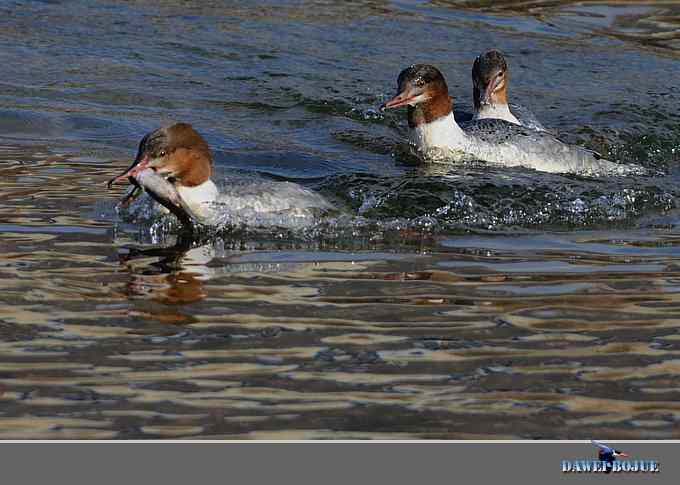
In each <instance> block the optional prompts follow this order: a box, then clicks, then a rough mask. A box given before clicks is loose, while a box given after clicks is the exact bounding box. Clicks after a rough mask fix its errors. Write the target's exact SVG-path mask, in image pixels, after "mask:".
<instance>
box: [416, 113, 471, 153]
mask: <svg viewBox="0 0 680 485" xmlns="http://www.w3.org/2000/svg"><path fill="white" fill-rule="evenodd" d="M410 138H411V142H412V143H414V144H415V145H416V146H417V147H418V148H419V149H420V150H424V151H427V150H429V149H431V148H444V149H452V150H465V148H466V147H467V145H468V136H467V135H466V134H465V132H464V131H463V130H462V129H461V127H460V126H458V123H456V119H455V118H454V117H453V113H449V114H448V115H446V116H442V117H441V118H438V119H436V120H434V121H431V122H429V123H422V124H420V125H418V126H416V127H415V128H412V129H411V130H410Z"/></svg>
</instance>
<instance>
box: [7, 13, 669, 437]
mask: <svg viewBox="0 0 680 485" xmlns="http://www.w3.org/2000/svg"><path fill="white" fill-rule="evenodd" d="M679 10H680V8H679V7H678V6H675V5H671V4H669V3H668V2H658V3H655V2H645V4H644V5H643V6H640V5H634V4H629V3H628V2H578V3H576V2H554V1H550V2H541V1H535V2H483V1H479V2H473V1H466V2H456V1H432V2H406V1H401V2H400V1H397V2H381V1H355V2H343V3H336V2H323V1H309V2H284V1H280V2H268V3H267V2H258V3H255V2H247V3H244V2H233V3H232V2H219V1H214V2H187V1H181V2H180V1H173V0H168V1H164V2H154V3H153V4H150V3H149V2H140V1H131V2H130V1H128V2H118V1H108V2H104V1H97V2H91V1H88V2H85V1H70V2H59V1H35V2H2V3H0V60H1V61H2V65H3V76H2V79H0V174H1V175H2V178H1V179H0V393H1V395H0V401H1V402H2V406H0V437H2V438H48V439H49V438H54V439H61V438H166V437H173V438H185V437H191V438H208V437H210V438H213V437H216V438H270V439H276V438H484V439H501V438H572V439H585V438H588V439H589V438H593V437H595V438H600V439H604V438H607V439H613V438H618V439H624V438H631V439H640V438H657V439H665V438H676V439H677V438H678V430H679V425H678V423H679V422H680V404H678V398H679V397H680V380H679V379H678V377H677V376H678V371H679V370H680V367H679V364H678V362H680V360H678V359H679V357H678V355H679V354H680V337H679V335H680V333H679V332H678V329H679V325H678V322H679V321H680V320H679V318H680V306H679V305H678V298H677V295H678V292H679V291H680V266H679V265H678V262H677V261H678V259H677V258H678V256H680V248H679V244H680V238H679V234H680V233H679V232H678V223H679V221H680V219H679V215H680V212H678V210H677V209H678V197H679V196H680V189H678V186H679V184H678V182H679V180H678V176H679V173H678V169H677V162H678V150H679V149H680V148H678V147H679V146H680V145H679V143H678V142H679V140H680V129H679V128H678V127H679V126H680V125H679V124H678V122H679V121H680V120H679V118H680V117H679V115H678V112H679V111H678V108H679V107H680V97H679V95H678V93H677V90H676V89H675V88H676V86H675V80H676V79H677V78H678V74H680V67H679V66H680V64H678V55H679V51H680V44H678V36H677V29H678V25H677V18H678V11H679ZM491 47H497V48H501V49H502V50H504V51H505V53H506V54H507V56H508V59H509V63H510V66H511V76H512V81H511V87H510V96H511V99H512V100H513V101H515V102H519V103H522V104H525V105H527V106H529V107H530V108H531V109H533V110H534V112H535V113H536V114H537V116H538V117H539V119H540V120H541V121H542V122H543V123H544V124H545V125H546V126H548V127H550V128H552V129H555V130H558V131H559V132H560V134H561V136H562V137H563V138H565V139H567V140H569V141H570V142H573V143H580V144H583V145H585V146H588V147H590V148H594V149H597V150H599V151H601V152H602V153H604V154H606V155H607V156H608V157H609V158H611V159H614V160H618V161H623V162H628V163H639V164H641V165H643V166H645V167H647V168H648V169H650V170H651V171H652V173H653V174H652V175H650V176H646V177H628V178H625V177H609V178H586V177H579V176H573V175H572V176H569V175H566V176H565V175H556V174H545V173H539V172H534V171H531V170H525V169H499V168H491V167H484V166H479V165H475V164H470V165H465V166H461V167H454V168H450V167H419V166H414V165H413V160H412V157H410V156H409V155H408V153H407V152H408V150H407V147H406V146H405V145H404V142H403V140H404V138H405V122H404V119H403V118H404V114H403V112H395V113H391V112H390V113H386V114H382V113H380V112H379V111H377V107H378V106H379V105H380V103H382V102H383V101H384V100H385V99H387V98H388V97H389V96H392V95H393V94H394V90H395V89H396V86H395V83H396V81H395V80H396V76H397V74H398V73H399V71H400V70H401V69H402V68H403V67H405V66H407V65H409V64H411V63H414V62H429V63H433V64H435V65H437V66H438V67H440V69H441V70H442V71H443V72H444V73H445V75H446V77H447V79H448V81H449V85H450V88H451V91H452V94H453V95H454V98H455V103H456V107H457V108H460V109H463V110H465V109H469V108H470V98H471V81H470V69H471V63H472V60H473V59H474V57H475V56H476V55H478V54H479V53H480V52H481V51H482V50H483V49H486V48H491ZM180 120H181V121H186V122H190V123H192V124H193V125H194V126H195V127H196V128H197V129H198V130H199V132H201V133H203V134H204V135H205V136H206V138H207V139H208V140H209V142H210V144H211V146H212V147H213V151H214V155H215V159H216V166H217V172H218V176H217V177H216V182H218V184H220V185H221V186H222V188H223V190H225V191H228V190H229V187H230V183H231V182H230V181H233V180H234V179H235V178H238V179H239V180H244V179H245V180H248V179H252V180H258V181H263V180H264V181H269V182H271V183H275V182H281V181H289V182H295V183H298V184H302V185H304V186H306V187H308V188H310V189H313V190H315V191H318V192H319V193H321V194H322V195H323V196H324V197H326V198H327V199H328V200H331V201H332V202H333V203H334V204H335V205H336V207H337V208H338V210H337V211H336V212H334V213H332V214H329V215H328V216H327V217H324V218H321V219H319V220H316V221H314V223H313V224H309V225H305V226H304V227H303V228H299V227H292V228H291V227H289V226H287V225H286V224H285V222H286V221H282V223H281V224H268V225H267V227H265V228H256V227H252V226H251V225H248V224H242V225H239V226H238V227H236V228H234V229H233V230H225V231H220V232H218V233H206V234H200V235H198V236H197V237H196V238H195V239H192V240H187V238H186V237H184V236H182V235H181V234H179V232H178V231H177V228H176V227H175V225H174V224H173V222H172V221H170V220H168V219H161V220H157V219H150V218H149V217H148V211H146V209H148V207H146V208H145V207H144V206H142V207H141V213H142V216H140V217H137V218H135V217H124V215H123V214H120V213H119V212H117V210H116V203H117V201H118V200H119V199H120V198H121V197H122V195H123V190H122V189H116V190H115V191H107V190H106V181H107V180H108V179H109V178H111V177H112V176H113V175H116V174H117V173H119V172H120V171H121V170H122V169H123V168H124V167H126V166H127V164H128V163H129V161H130V160H131V157H133V156H134V152H135V149H136V146H137V143H138V141H139V139H140V138H141V137H142V136H143V135H144V134H145V133H146V132H148V131H150V130H152V129H155V128H156V127H158V126H160V125H161V124H164V123H167V122H171V121H180ZM142 204H143V203H142ZM281 226H284V227H281Z"/></svg>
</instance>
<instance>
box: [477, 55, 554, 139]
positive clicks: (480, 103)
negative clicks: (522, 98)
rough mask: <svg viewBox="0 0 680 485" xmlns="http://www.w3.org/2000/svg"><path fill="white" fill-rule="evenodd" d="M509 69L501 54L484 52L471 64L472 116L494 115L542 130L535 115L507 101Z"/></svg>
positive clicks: (497, 117)
mask: <svg viewBox="0 0 680 485" xmlns="http://www.w3.org/2000/svg"><path fill="white" fill-rule="evenodd" d="M509 83H510V70H509V69H508V63H507V62H506V60H505V56H503V54H502V53H501V52H499V51H497V50H490V51H487V52H485V53H483V54H481V55H480V56H478V57H477V58H476V59H475V62H474V64H473V65H472V85H473V93H472V95H473V103H474V107H475V114H474V119H477V120H481V119H486V118H496V119H501V120H505V121H509V122H510V123H514V124H516V125H521V126H524V127H526V128H531V129H533V130H539V131H546V129H545V127H544V126H543V125H542V124H541V122H540V121H538V119H537V118H536V116H535V115H534V114H533V113H532V112H531V111H530V110H529V109H527V108H525V107H524V106H521V105H518V104H514V103H511V104H508V84H509Z"/></svg>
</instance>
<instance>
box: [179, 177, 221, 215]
mask: <svg viewBox="0 0 680 485" xmlns="http://www.w3.org/2000/svg"><path fill="white" fill-rule="evenodd" d="M177 192H179V195H180V197H182V200H183V201H184V203H185V204H186V205H187V206H189V208H190V209H191V210H192V211H193V212H194V214H195V215H196V216H198V217H199V218H201V219H205V218H207V217H209V214H210V205H211V204H212V203H213V202H215V200H216V199H217V196H218V195H219V191H218V190H217V187H216V186H215V184H214V183H213V182H212V180H210V179H208V180H207V181H205V182H203V183H202V184H201V185H196V186H194V187H187V186H184V185H178V186H177Z"/></svg>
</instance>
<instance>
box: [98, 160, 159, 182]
mask: <svg viewBox="0 0 680 485" xmlns="http://www.w3.org/2000/svg"><path fill="white" fill-rule="evenodd" d="M148 165H149V157H145V158H143V159H142V160H141V161H137V160H135V161H134V163H133V164H132V165H131V166H130V168H128V169H127V170H126V171H125V172H123V173H122V174H120V175H119V176H117V177H114V178H112V179H111V180H109V182H108V184H107V186H108V187H109V188H111V186H112V185H113V184H117V183H119V182H123V181H125V180H129V179H131V178H134V177H135V176H136V175H137V174H138V173H139V172H141V171H142V170H144V169H145V168H147V166H148Z"/></svg>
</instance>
